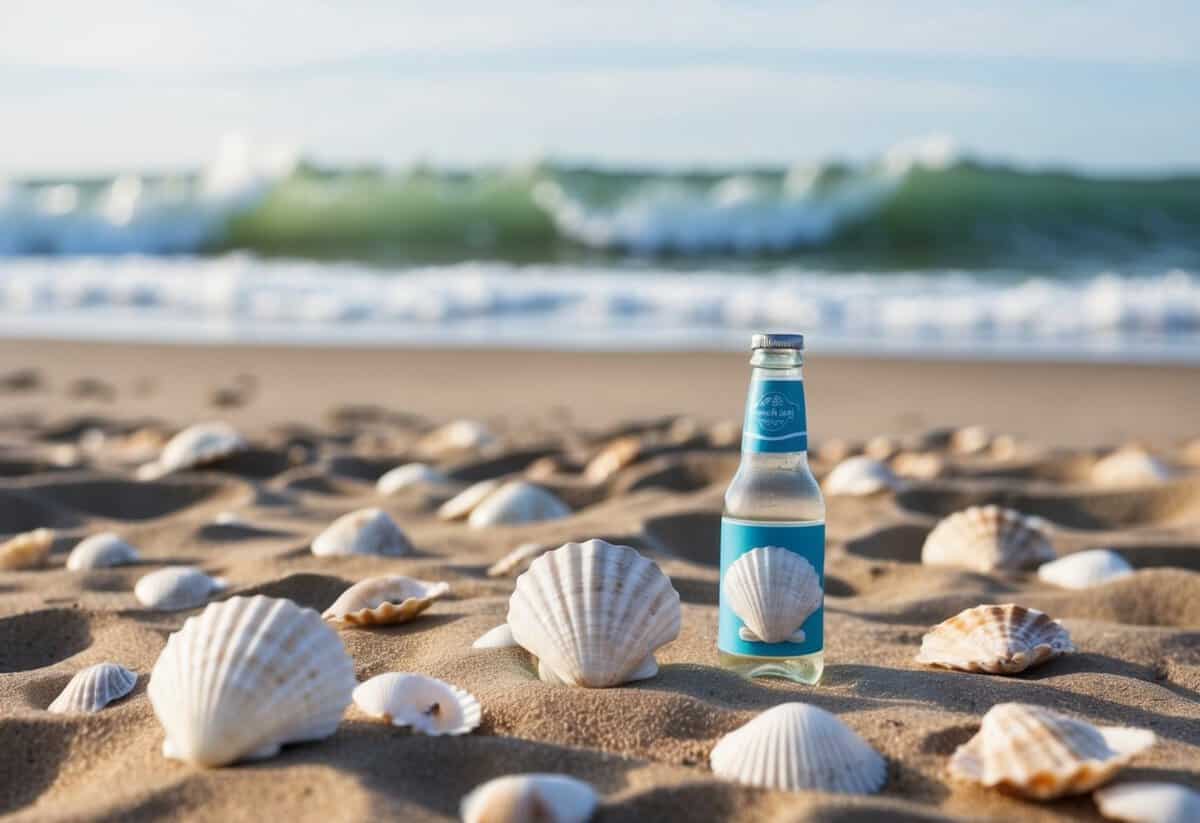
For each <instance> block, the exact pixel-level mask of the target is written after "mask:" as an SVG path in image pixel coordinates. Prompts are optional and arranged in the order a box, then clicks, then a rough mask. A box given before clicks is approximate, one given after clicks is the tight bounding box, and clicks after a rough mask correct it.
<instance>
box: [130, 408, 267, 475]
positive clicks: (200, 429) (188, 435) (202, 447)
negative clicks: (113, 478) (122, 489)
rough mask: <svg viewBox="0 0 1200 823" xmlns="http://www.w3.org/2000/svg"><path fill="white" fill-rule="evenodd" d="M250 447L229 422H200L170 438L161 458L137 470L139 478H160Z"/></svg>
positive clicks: (212, 461)
mask: <svg viewBox="0 0 1200 823" xmlns="http://www.w3.org/2000/svg"><path fill="white" fill-rule="evenodd" d="M248 447H249V444H247V443H246V441H245V439H244V438H243V437H242V436H241V435H240V434H238V432H237V430H236V429H234V428H233V426H230V425H229V424H228V423H220V422H215V423H197V424H195V425H193V426H188V427H187V428H186V429H184V430H183V431H181V432H179V434H177V435H175V436H174V437H172V438H171V439H170V440H168V441H167V445H165V446H163V450H162V452H161V453H160V454H159V455H158V459H157V460H154V461H151V462H149V463H146V464H145V465H143V466H141V467H140V468H139V469H138V470H137V477H138V479H139V480H157V479H158V478H160V477H163V476H165V475H168V474H171V473H173V472H178V471H185V470H187V469H194V468H199V467H200V466H204V465H207V464H209V463H214V462H216V461H217V460H221V459H222V458H225V457H229V456H230V455H232V454H236V453H237V452H240V451H243V450H245V449H246V448H248Z"/></svg>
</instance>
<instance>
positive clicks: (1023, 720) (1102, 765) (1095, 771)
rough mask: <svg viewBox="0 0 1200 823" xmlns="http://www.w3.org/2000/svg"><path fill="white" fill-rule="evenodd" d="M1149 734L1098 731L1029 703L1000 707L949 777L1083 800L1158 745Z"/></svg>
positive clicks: (955, 760) (1038, 796) (1034, 795)
mask: <svg viewBox="0 0 1200 823" xmlns="http://www.w3.org/2000/svg"><path fill="white" fill-rule="evenodd" d="M1154 740H1155V737H1154V732H1151V731H1149V730H1147V729H1130V728H1112V727H1106V728H1098V727H1096V726H1093V725H1091V724H1090V723H1085V722H1084V721H1082V720H1075V719H1074V718H1071V717H1068V716H1066V715H1064V714H1059V713H1058V712H1054V711H1051V710H1050V709H1045V708H1042V707H1041V706H1031V705H1028V704H1025V703H1001V704H999V705H996V706H993V707H992V708H991V709H990V710H989V711H988V713H987V714H985V715H984V716H983V725H982V727H981V728H980V729H979V733H978V734H976V735H975V736H974V737H972V738H971V739H970V740H968V741H967V742H966V743H964V744H963V745H961V746H959V747H958V749H957V750H956V751H955V752H954V755H953V756H952V757H951V758H950V776H951V777H953V778H955V779H958V780H965V781H970V782H972V783H979V784H981V785H983V786H986V787H988V788H1002V789H1006V790H1008V791H1012V792H1015V793H1017V794H1020V795H1022V796H1024V797H1028V798H1031V799H1034V800H1050V799H1053V798H1056V797H1063V796H1064V795H1070V794H1082V793H1083V792H1087V791H1090V790H1091V789H1094V788H1095V787H1096V786H1099V785H1101V784H1102V783H1105V782H1106V781H1108V780H1109V779H1111V778H1112V776H1113V775H1115V774H1116V773H1117V771H1118V770H1120V769H1121V767H1122V766H1124V765H1125V764H1126V763H1128V762H1129V761H1130V760H1131V759H1132V758H1133V757H1134V755H1136V754H1137V753H1138V752H1141V751H1142V750H1144V749H1147V748H1149V747H1150V746H1151V745H1153V744H1154Z"/></svg>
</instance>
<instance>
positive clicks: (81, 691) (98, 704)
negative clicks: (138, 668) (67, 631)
mask: <svg viewBox="0 0 1200 823" xmlns="http://www.w3.org/2000/svg"><path fill="white" fill-rule="evenodd" d="M136 683H137V674H136V673H134V672H131V671H130V670H129V669H127V668H125V667H124V666H118V665H117V664H116V663H97V664H96V665H95V666H89V667H88V668H86V669H84V670H83V671H81V672H79V673H78V674H76V675H75V676H74V677H72V678H71V682H70V683H68V684H67V687H66V688H65V689H63V690H62V693H61V694H60V695H59V696H58V697H56V698H54V702H53V703H51V704H50V705H49V706H48V707H47V708H46V711H49V712H54V713H56V714H90V713H91V712H98V711H100V710H101V709H103V708H104V707H105V706H107V705H108V704H109V703H112V702H113V701H114V700H120V699H121V698H122V697H124V696H125V695H127V694H129V693H130V692H131V691H133V687H134V685H135V684H136Z"/></svg>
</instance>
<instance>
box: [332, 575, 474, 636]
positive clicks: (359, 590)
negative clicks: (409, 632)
mask: <svg viewBox="0 0 1200 823" xmlns="http://www.w3.org/2000/svg"><path fill="white" fill-rule="evenodd" d="M449 591H450V584H449V583H430V582H428V581H425V580H416V579H414V578H412V577H402V576H400V575H394V576H391V577H370V578H368V579H366V580H363V581H361V582H358V583H355V584H354V585H353V586H351V587H350V588H348V589H346V591H344V592H342V595H341V597H339V598H338V599H337V600H335V601H333V605H332V606H330V607H329V608H328V609H326V610H325V613H324V614H323V615H321V616H322V617H324V618H325V619H326V620H328V621H330V622H331V623H334V624H335V625H338V626H382V625H386V624H389V623H405V622H407V621H409V620H412V619H413V618H414V617H416V616H417V615H419V614H420V613H421V612H423V611H425V610H426V609H428V608H429V607H430V606H432V605H433V601H435V600H437V599H438V598H440V597H444V596H445V595H446V594H447V593H448V592H449Z"/></svg>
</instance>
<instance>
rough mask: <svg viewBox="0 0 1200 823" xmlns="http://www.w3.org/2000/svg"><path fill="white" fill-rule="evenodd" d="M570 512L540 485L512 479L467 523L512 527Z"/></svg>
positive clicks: (494, 493)
mask: <svg viewBox="0 0 1200 823" xmlns="http://www.w3.org/2000/svg"><path fill="white" fill-rule="evenodd" d="M570 514H571V507H570V506H568V505H567V504H566V503H564V502H562V501H561V500H559V499H558V497H556V496H555V495H554V494H552V493H550V492H548V491H546V490H545V489H543V488H542V487H541V486H535V485H533V484H532V483H526V482H524V481H522V480H514V481H511V482H509V483H505V484H504V485H503V486H501V487H500V488H498V489H497V490H496V491H495V492H493V493H492V494H489V495H488V496H487V499H485V500H483V501H482V502H481V503H480V504H479V505H478V506H476V507H475V508H474V509H473V510H472V511H471V516H470V517H468V518H467V524H468V525H469V526H470V527H471V528H473V529H484V528H487V527H489V526H511V525H517V524H520V523H537V522H540V521H543V520H558V519H560V518H563V517H567V516H569V515H570Z"/></svg>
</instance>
